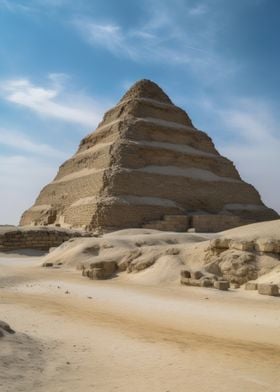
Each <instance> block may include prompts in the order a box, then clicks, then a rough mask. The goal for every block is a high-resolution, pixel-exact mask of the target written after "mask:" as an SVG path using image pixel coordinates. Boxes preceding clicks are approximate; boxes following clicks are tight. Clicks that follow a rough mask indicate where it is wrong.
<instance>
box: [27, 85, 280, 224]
mask: <svg viewBox="0 0 280 392" xmlns="http://www.w3.org/2000/svg"><path fill="white" fill-rule="evenodd" d="M277 218H278V215H277V213H276V212H275V211H273V210H272V209H269V208H267V207H266V206H265V205H264V204H263V203H262V201H261V198H260V195H259V193H258V192H257V191H256V190H255V189H254V187H253V186H252V185H249V184H247V183H245V182H244V181H242V179H241V178H240V176H239V174H238V172H237V170H236V168H235V167H234V165H233V163H232V162H231V161H230V160H228V159H227V158H225V157H223V156H221V155H220V154H219V153H218V151H217V150H216V149H215V146H214V144H213V142H212V140H211V139H210V138H209V136H207V134H206V133H204V132H202V131H200V130H198V129H196V128H195V127H194V125H193V124H192V121H191V120H190V118H189V116H188V115H187V113H186V112H185V111H184V110H182V109H180V108H179V107H177V106H175V105H174V104H173V103H172V102H171V100H170V99H169V97H168V96H167V95H166V94H165V93H164V92H163V91H162V90H161V88H160V87H159V86H157V85H156V84H155V83H153V82H151V81H149V80H141V81H140V82H137V83H136V84H135V85H134V86H132V88H131V89H130V90H129V91H128V92H127V93H126V94H125V95H124V97H123V98H122V99H121V101H120V102H119V103H118V104H117V105H116V106H115V107H114V108H112V109H111V110H109V111H108V112H107V113H105V115H104V118H103V120H102V122H101V123H100V124H99V126H98V127H97V129H96V131H95V132H93V133H91V134H90V135H88V136H87V137H85V138H84V139H83V140H82V141H81V143H80V146H79V148H78V151H77V152H76V154H74V155H73V157H71V158H70V159H68V160H67V161H66V162H65V163H64V164H63V165H62V166H61V167H60V169H59V172H58V174H57V176H56V177H55V179H54V180H53V182H51V183H50V184H48V185H47V186H46V187H44V188H43V190H42V191H41V193H40V194H39V196H38V198H37V200H36V202H35V204H34V206H33V207H31V208H30V209H29V210H27V211H26V212H25V213H24V214H23V216H22V219H21V225H55V224H56V225H60V226H62V227H82V228H85V229H88V230H95V229H98V230H101V231H111V230H116V229H121V228H131V227H147V228H148V227H149V228H155V229H160V230H175V231H184V230H186V229H187V228H191V227H193V228H195V229H196V230H197V231H220V230H224V229H227V228H231V227H235V226H240V225H242V224H245V223H251V222H257V221H263V220H272V219H277Z"/></svg>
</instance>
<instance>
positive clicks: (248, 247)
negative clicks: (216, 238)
mask: <svg viewBox="0 0 280 392" xmlns="http://www.w3.org/2000/svg"><path fill="white" fill-rule="evenodd" d="M229 248H230V249H236V250H242V251H247V252H250V251H252V250H253V249H254V242H253V241H241V240H231V241H230V242H229Z"/></svg>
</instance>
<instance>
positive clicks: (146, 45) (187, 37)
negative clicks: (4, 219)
mask: <svg viewBox="0 0 280 392" xmlns="http://www.w3.org/2000/svg"><path fill="white" fill-rule="evenodd" d="M174 7H175V8H176V13H174ZM211 12H212V11H211ZM211 12H210V8H209V6H208V2H207V1H205V2H203V3H199V4H197V5H195V6H193V3H192V2H189V1H181V0H177V1H176V4H175V5H173V4H171V3H170V2H167V1H158V0H153V1H152V2H149V6H147V7H145V18H142V22H139V23H138V24H136V25H135V26H134V27H130V28H127V27H126V26H122V25H121V24H118V23H117V22H116V21H115V22H112V21H110V23H108V22H106V21H105V22H104V21H102V20H100V19H95V20H92V19H89V18H87V17H81V16H79V17H76V18H75V19H74V21H73V25H74V26H75V28H76V29H78V31H79V32H80V33H81V34H82V36H83V37H84V39H85V40H86V41H87V42H88V43H89V44H91V45H92V46H95V47H99V48H103V49H104V50H106V51H109V52H110V53H112V54H113V55H114V56H117V57H125V58H128V59H130V60H133V61H136V62H140V63H145V64H146V63H149V62H150V63H163V64H173V65H174V64H175V65H184V66H187V67H186V69H191V70H192V71H193V72H194V73H197V74H198V75H199V76H200V77H201V76H203V77H205V78H206V79H208V80H210V81H213V82H214V80H215V79H217V78H223V76H225V75H226V76H228V75H230V74H231V73H233V72H235V70H236V69H237V66H236V64H235V63H234V61H233V60H232V61H229V60H226V59H225V58H224V57H223V56H221V55H220V53H218V51H217V50H216V49H215V44H216V38H217V34H218V29H219V28H218V24H217V23H216V15H213V14H211V15H208V14H209V13H211ZM213 12H214V11H213ZM205 14H207V17H203V18H198V16H205ZM178 15H180V16H181V15H184V18H183V19H182V18H180V17H179V18H178ZM210 74H211V78H209V75H210ZM214 75H215V76H214Z"/></svg>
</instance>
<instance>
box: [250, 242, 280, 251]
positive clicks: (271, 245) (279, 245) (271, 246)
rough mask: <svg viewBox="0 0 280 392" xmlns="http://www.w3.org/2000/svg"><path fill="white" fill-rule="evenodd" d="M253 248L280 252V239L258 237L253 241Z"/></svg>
mask: <svg viewBox="0 0 280 392" xmlns="http://www.w3.org/2000/svg"><path fill="white" fill-rule="evenodd" d="M255 249H256V251H258V252H264V253H280V241H278V240H269V239H258V240H257V241H256V243H255Z"/></svg>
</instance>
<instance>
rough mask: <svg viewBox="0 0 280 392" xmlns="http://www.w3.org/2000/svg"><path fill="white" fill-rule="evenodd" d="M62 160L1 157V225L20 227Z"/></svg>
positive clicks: (21, 156) (12, 156)
mask: <svg viewBox="0 0 280 392" xmlns="http://www.w3.org/2000/svg"><path fill="white" fill-rule="evenodd" d="M59 163H60V161H59V160H55V159H52V160H50V159H46V160H43V159H41V158H38V157H33V156H28V157H27V156H23V155H11V156H5V155H1V156H0V184H1V192H0V222H1V224H4V223H10V224H18V222H19V218H20V216H21V214H22V213H23V211H24V210H26V209H27V208H29V207H30V206H31V205H32V204H33V203H34V200H35V197H37V195H38V193H39V191H40V189H41V188H42V187H43V186H44V185H45V184H47V183H48V182H50V181H51V180H52V178H53V177H54V175H55V173H56V170H57V166H58V164H59Z"/></svg>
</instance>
